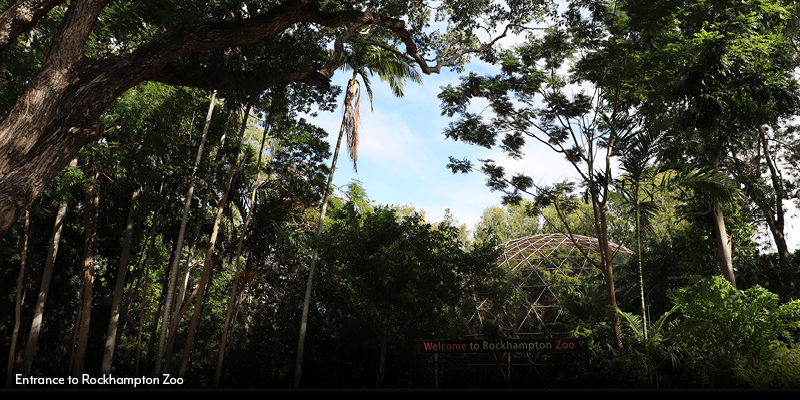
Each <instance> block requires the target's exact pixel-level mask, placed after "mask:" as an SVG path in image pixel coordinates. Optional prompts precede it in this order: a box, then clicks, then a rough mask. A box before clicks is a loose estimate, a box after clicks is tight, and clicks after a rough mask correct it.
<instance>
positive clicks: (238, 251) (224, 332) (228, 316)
mask: <svg viewBox="0 0 800 400" xmlns="http://www.w3.org/2000/svg"><path fill="white" fill-rule="evenodd" d="M248 112H249V110H248ZM270 117H271V116H270V115H268V116H267V118H266V120H265V121H264V133H263V134H262V135H261V146H259V149H258V161H256V171H257V172H256V181H255V182H254V183H253V190H252V191H251V193H250V209H248V210H247V218H245V220H244V226H242V233H241V234H240V235H239V240H238V242H237V243H236V256H235V260H236V274H235V275H234V277H233V284H232V285H231V298H230V301H229V303H228V311H227V313H226V314H225V324H224V325H223V327H222V339H221V340H220V346H219V356H218V357H217V370H216V372H215V373H214V387H215V388H216V387H219V380H220V377H221V375H222V362H223V359H224V358H225V346H226V344H227V341H228V328H229V327H230V323H231V314H232V313H233V309H234V308H235V306H236V304H235V303H236V297H237V296H236V293H237V289H238V285H239V277H240V274H241V265H240V263H241V260H240V257H241V255H242V243H244V237H245V235H246V234H247V227H248V226H249V225H250V219H251V218H252V217H253V209H255V204H256V192H257V191H258V186H259V185H260V184H261V157H262V155H263V154H264V142H265V141H266V140H267V133H268V132H269V125H270V119H271V118H270ZM245 122H246V120H245Z"/></svg>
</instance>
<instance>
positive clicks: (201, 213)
mask: <svg viewBox="0 0 800 400" xmlns="http://www.w3.org/2000/svg"><path fill="white" fill-rule="evenodd" d="M230 122H231V116H230V114H228V118H227V119H226V120H225V127H223V128H222V137H221V138H220V139H219V146H218V148H219V149H222V147H223V146H225V137H226V136H227V135H228V125H230ZM221 154H222V152H221V151H217V152H216V154H215V155H214V162H215V163H216V162H218V161H219V157H220V155H221ZM209 155H210V154H209ZM211 175H212V173H211V172H209V173H208V174H207V175H206V177H205V181H206V182H211V179H212V176H211ZM213 192H214V187H213V185H208V187H207V188H206V192H205V194H203V200H202V201H200V209H199V210H198V211H197V212H196V215H195V223H194V235H192V244H191V245H190V246H189V255H188V256H187V257H186V269H185V270H184V273H183V279H181V289H180V292H179V293H178V297H177V298H176V300H175V306H174V307H173V314H174V315H173V317H172V319H173V320H174V319H176V318H178V310H179V309H180V306H181V305H182V304H183V300H184V299H185V298H186V288H187V287H188V286H189V277H190V276H191V272H192V262H193V261H194V256H195V252H196V251H197V242H198V241H199V240H200V228H202V226H203V220H204V218H205V214H206V207H207V206H208V198H209V197H210V196H211V193H213ZM173 325H174V324H173ZM169 336H170V337H172V336H173V335H169ZM172 345H173V343H172V342H170V341H167V349H168V350H167V354H171V353H172V351H171V346H172ZM168 370H169V367H168V366H167V367H165V368H164V372H167V371H168Z"/></svg>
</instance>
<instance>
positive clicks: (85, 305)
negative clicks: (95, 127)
mask: <svg viewBox="0 0 800 400" xmlns="http://www.w3.org/2000/svg"><path fill="white" fill-rule="evenodd" d="M89 177H90V179H96V178H97V173H96V172H95V171H94V162H93V161H90V164H89ZM99 202H100V195H99V193H98V191H97V186H96V184H95V183H92V184H90V185H89V187H88V188H87V189H86V195H85V201H84V210H83V243H84V245H83V246H84V256H83V295H82V301H81V318H80V323H79V331H78V344H77V348H76V350H75V363H74V364H73V368H72V376H73V377H77V378H80V376H81V375H82V374H83V369H84V366H85V363H86V350H87V347H88V345H89V324H90V321H91V316H92V293H93V289H94V252H95V247H96V240H95V236H96V234H97V214H98V208H99Z"/></svg>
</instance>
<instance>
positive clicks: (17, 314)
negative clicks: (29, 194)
mask: <svg viewBox="0 0 800 400" xmlns="http://www.w3.org/2000/svg"><path fill="white" fill-rule="evenodd" d="M30 222H31V219H30V213H29V212H28V211H27V210H26V211H25V228H24V233H23V234H22V238H23V239H22V252H21V254H20V257H19V258H20V261H19V276H17V301H16V305H15V307H14V331H13V332H12V333H11V345H10V346H9V349H8V364H7V366H6V388H10V387H11V382H12V380H13V379H12V378H13V376H14V353H16V352H17V351H16V350H17V336H18V335H19V325H20V318H21V314H22V304H23V303H24V302H25V290H24V287H23V285H22V284H23V282H24V280H25V256H26V255H27V254H28V227H29V226H30Z"/></svg>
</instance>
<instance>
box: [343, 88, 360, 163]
mask: <svg viewBox="0 0 800 400" xmlns="http://www.w3.org/2000/svg"><path fill="white" fill-rule="evenodd" d="M360 109H361V84H360V83H359V82H358V80H357V79H356V78H355V77H354V78H353V79H350V81H349V82H348V83H347V94H346V95H345V99H344V128H345V129H344V131H345V134H346V135H347V150H348V153H349V154H350V159H351V160H353V170H355V171H356V172H358V166H357V164H356V162H357V161H358V129H359V127H360V125H361V113H360Z"/></svg>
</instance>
